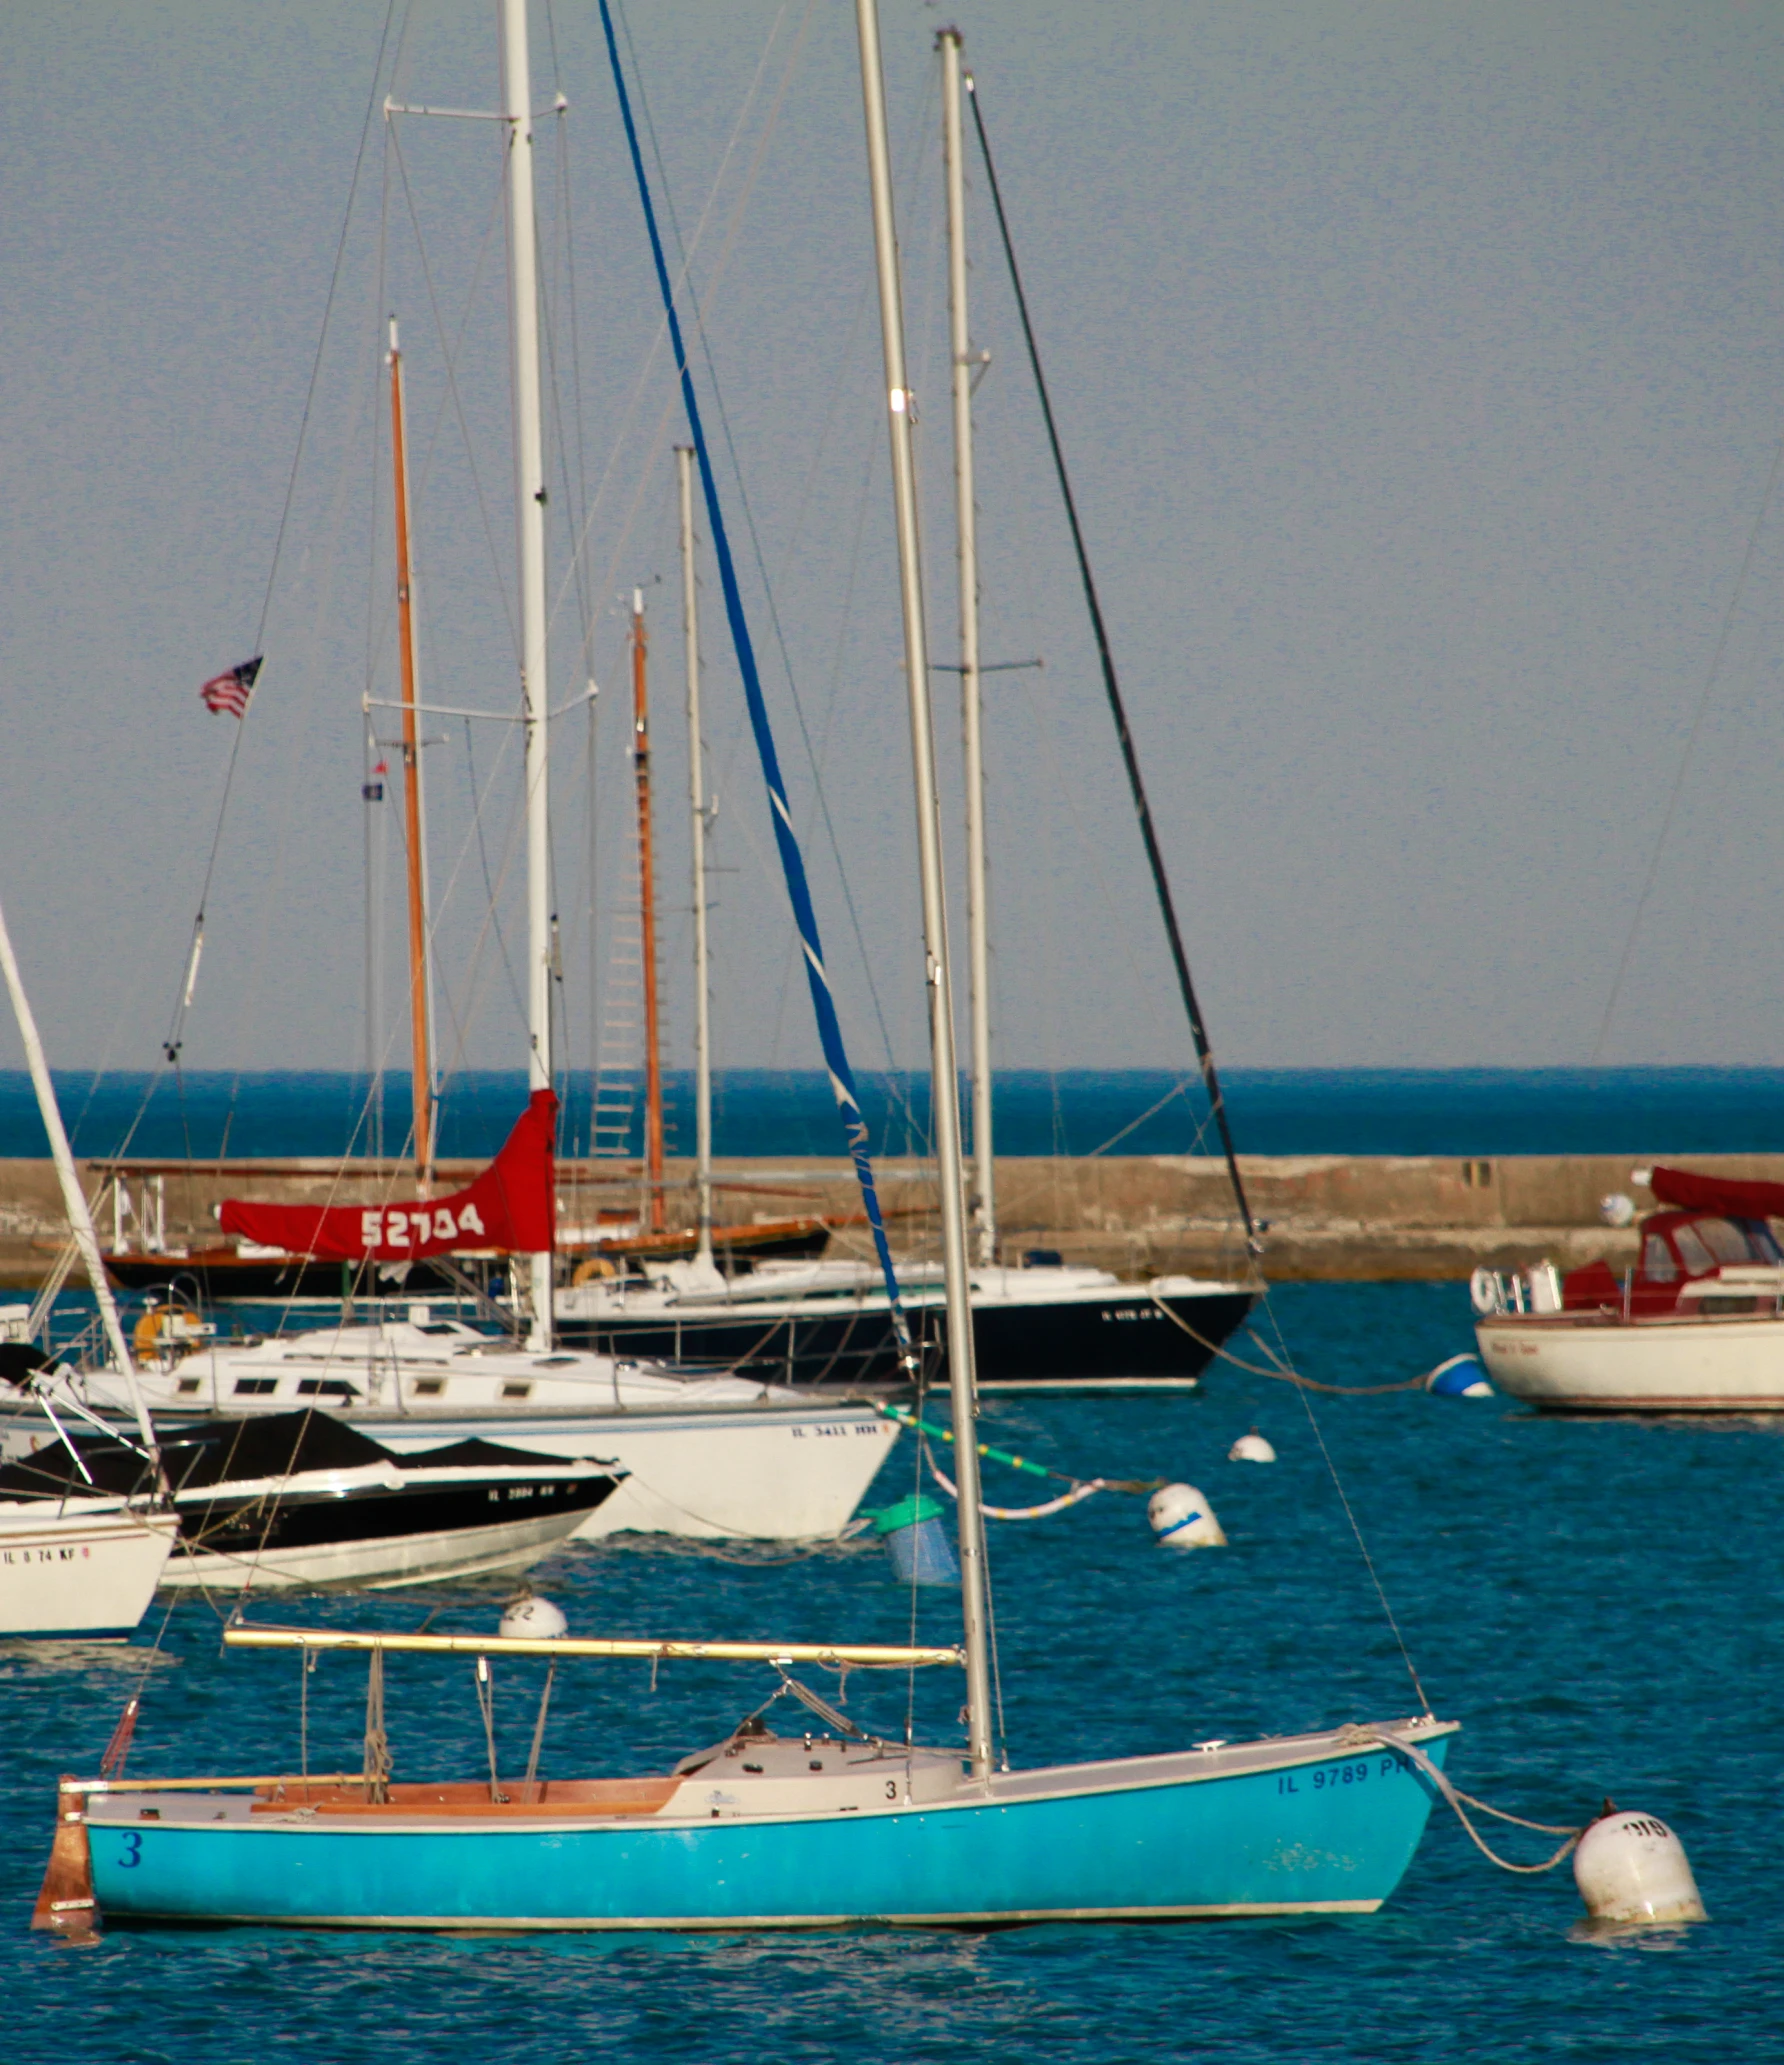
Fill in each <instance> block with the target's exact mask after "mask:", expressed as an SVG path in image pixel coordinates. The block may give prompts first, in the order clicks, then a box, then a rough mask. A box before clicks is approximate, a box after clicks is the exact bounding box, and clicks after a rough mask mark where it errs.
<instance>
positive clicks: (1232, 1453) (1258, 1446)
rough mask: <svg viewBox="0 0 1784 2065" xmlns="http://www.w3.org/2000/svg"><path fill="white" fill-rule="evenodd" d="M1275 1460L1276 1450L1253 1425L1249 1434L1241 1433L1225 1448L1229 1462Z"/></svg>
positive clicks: (1265, 1461) (1264, 1461)
mask: <svg viewBox="0 0 1784 2065" xmlns="http://www.w3.org/2000/svg"><path fill="white" fill-rule="evenodd" d="M1275 1460H1276V1451H1275V1450H1274V1449H1273V1448H1272V1447H1271V1446H1270V1444H1269V1443H1268V1442H1267V1441H1266V1440H1265V1439H1264V1437H1263V1436H1262V1435H1261V1434H1260V1433H1259V1432H1258V1431H1257V1429H1256V1428H1255V1427H1253V1428H1252V1430H1251V1432H1250V1433H1249V1434H1241V1435H1240V1436H1239V1438H1238V1440H1237V1441H1235V1442H1234V1443H1233V1445H1232V1447H1231V1448H1229V1449H1228V1450H1227V1461H1228V1462H1229V1463H1273V1462H1275Z"/></svg>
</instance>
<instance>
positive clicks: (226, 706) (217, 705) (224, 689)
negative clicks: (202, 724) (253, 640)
mask: <svg viewBox="0 0 1784 2065" xmlns="http://www.w3.org/2000/svg"><path fill="white" fill-rule="evenodd" d="M260 658H261V656H260V655H259V654H258V653H257V654H256V655H255V656H254V658H253V659H251V660H243V662H242V663H241V665H240V666H239V667H231V668H230V670H229V672H228V673H227V674H214V675H212V677H211V679H210V680H209V681H207V682H206V683H205V684H204V686H203V687H202V688H201V689H200V690H199V691H198V693H199V696H200V698H201V700H202V701H203V703H204V706H205V708H206V709H207V710H211V711H219V710H227V711H228V712H229V714H230V716H232V717H240V716H242V715H243V714H244V713H245V712H246V710H247V707H248V698H249V696H251V695H252V694H253V693H254V680H255V677H256V676H257V675H258V674H259V672H260Z"/></svg>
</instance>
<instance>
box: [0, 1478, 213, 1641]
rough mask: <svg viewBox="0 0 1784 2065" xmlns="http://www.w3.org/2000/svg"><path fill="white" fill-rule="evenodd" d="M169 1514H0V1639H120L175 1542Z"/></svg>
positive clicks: (143, 1607) (138, 1615) (150, 1594)
mask: <svg viewBox="0 0 1784 2065" xmlns="http://www.w3.org/2000/svg"><path fill="white" fill-rule="evenodd" d="M177 1524H178V1523H177V1522H176V1521H175V1520H174V1519H173V1518H172V1517H171V1515H168V1514H146V1513H140V1512H134V1513H133V1512H120V1511H118V1510H117V1508H115V1507H114V1508H113V1509H112V1510H111V1511H109V1512H98V1513H91V1514H84V1515H83V1514H81V1513H79V1512H78V1511H62V1512H58V1511H55V1510H53V1509H52V1510H49V1511H39V1512H35V1513H33V1512H19V1511H17V1510H16V1509H15V1510H14V1511H12V1512H9V1513H6V1514H4V1515H0V1636H61V1635H79V1636H82V1637H84V1638H86V1639H88V1640H91V1639H93V1638H95V1637H100V1636H107V1635H127V1634H129V1633H130V1632H131V1631H132V1630H133V1629H134V1628H135V1627H136V1626H137V1625H138V1623H139V1622H140V1621H141V1619H142V1617H143V1615H144V1614H145V1613H147V1612H148V1610H149V1602H150V1601H151V1600H152V1599H153V1598H154V1596H155V1587H156V1586H157V1585H158V1584H159V1583H160V1582H161V1579H162V1574H163V1572H164V1571H165V1569H166V1567H167V1560H168V1556H169V1554H170V1553H171V1551H172V1548H173V1544H174V1535H175V1529H176V1527H177Z"/></svg>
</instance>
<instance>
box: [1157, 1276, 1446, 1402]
mask: <svg viewBox="0 0 1784 2065" xmlns="http://www.w3.org/2000/svg"><path fill="white" fill-rule="evenodd" d="M1147 1288H1148V1291H1149V1293H1150V1296H1151V1299H1152V1302H1153V1304H1155V1305H1156V1306H1157V1307H1158V1309H1159V1310H1160V1311H1161V1312H1162V1313H1163V1314H1164V1316H1165V1317H1166V1318H1167V1319H1168V1320H1169V1321H1170V1322H1171V1324H1172V1325H1173V1326H1179V1327H1181V1328H1182V1329H1183V1331H1184V1332H1185V1333H1186V1334H1187V1335H1188V1336H1189V1338H1190V1339H1191V1340H1192V1341H1194V1342H1196V1343H1197V1344H1198V1345H1199V1346H1201V1347H1203V1348H1206V1349H1207V1351H1208V1353H1209V1354H1210V1355H1213V1356H1217V1357H1218V1358H1219V1359H1220V1361H1222V1362H1230V1363H1231V1364H1232V1365H1233V1367H1234V1369H1240V1370H1243V1371H1244V1372H1245V1374H1246V1375H1247V1376H1248V1377H1273V1378H1275V1380H1276V1382H1277V1383H1279V1384H1298V1385H1299V1386H1300V1387H1301V1389H1302V1390H1303V1391H1322V1392H1325V1393H1326V1394H1327V1395H1328V1396H1330V1397H1333V1398H1383V1397H1386V1395H1387V1394H1388V1393H1389V1392H1390V1391H1417V1390H1420V1389H1422V1387H1423V1386H1424V1384H1425V1383H1426V1381H1427V1379H1428V1377H1429V1374H1430V1373H1429V1372H1428V1371H1427V1372H1426V1375H1425V1376H1423V1377H1407V1378H1404V1379H1403V1380H1402V1381H1401V1382H1399V1383H1397V1384H1322V1383H1321V1382H1320V1381H1319V1380H1318V1378H1316V1377H1304V1376H1302V1374H1301V1373H1300V1371H1299V1370H1297V1369H1291V1368H1290V1367H1289V1365H1288V1364H1287V1363H1286V1362H1280V1361H1279V1359H1278V1358H1277V1357H1276V1356H1275V1353H1274V1351H1273V1350H1272V1349H1271V1347H1270V1346H1269V1344H1268V1343H1267V1342H1265V1341H1259V1340H1258V1337H1257V1335H1256V1334H1248V1335H1247V1338H1248V1339H1249V1340H1252V1341H1257V1345H1258V1349H1259V1352H1260V1353H1261V1354H1264V1355H1268V1356H1270V1357H1271V1359H1272V1360H1273V1361H1277V1362H1278V1366H1277V1367H1276V1368H1275V1369H1265V1368H1264V1367H1263V1366H1262V1365H1261V1364H1259V1363H1255V1362H1246V1361H1244V1360H1242V1359H1241V1358H1240V1357H1239V1356H1237V1355H1235V1354H1234V1353H1233V1352H1232V1350H1231V1349H1230V1348H1224V1347H1222V1346H1221V1344H1220V1343H1219V1342H1218V1341H1210V1340H1209V1338H1208V1337H1207V1335H1206V1334H1198V1333H1197V1332H1196V1330H1195V1328H1194V1327H1192V1326H1191V1325H1190V1323H1189V1321H1188V1320H1187V1319H1185V1318H1184V1317H1183V1315H1182V1314H1181V1313H1179V1312H1173V1311H1172V1310H1171V1308H1170V1306H1168V1305H1167V1304H1166V1303H1165V1301H1164V1299H1163V1298H1161V1297H1160V1296H1159V1294H1158V1292H1157V1291H1155V1290H1152V1289H1151V1286H1150V1285H1149V1286H1148V1287H1147Z"/></svg>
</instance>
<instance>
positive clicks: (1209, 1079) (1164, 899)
mask: <svg viewBox="0 0 1784 2065" xmlns="http://www.w3.org/2000/svg"><path fill="white" fill-rule="evenodd" d="M966 90H967V96H968V98H969V99H970V100H971V102H972V110H973V127H974V128H975V129H976V130H977V131H978V135H979V150H980V153H981V155H982V156H983V158H984V160H985V177H986V179H987V180H988V181H989V182H990V186H991V205H992V207H993V208H994V209H995V210H996V211H997V229H998V235H999V236H1000V237H1001V238H1002V240H1003V251H1004V259H1005V262H1006V263H1007V264H1008V266H1009V268H1010V285H1011V286H1012V287H1013V288H1014V289H1015V292H1016V311H1017V314H1018V315H1019V316H1020V317H1021V319H1022V340H1023V342H1024V343H1025V344H1026V345H1027V347H1028V363H1029V366H1030V367H1031V368H1032V370H1033V372H1034V384H1035V392H1036V393H1037V394H1038V395H1039V396H1040V401H1041V415H1042V417H1043V418H1044V419H1045V421H1046V425H1047V442H1048V444H1049V445H1050V446H1051V447H1052V450H1053V470H1054V472H1055V473H1056V474H1057V475H1058V477H1059V493H1060V498H1061V499H1062V500H1063V502H1064V503H1065V514H1066V521H1067V522H1068V523H1069V524H1070V525H1071V527H1072V549H1073V551H1074V552H1076V553H1077V555H1078V577H1079V579H1080V580H1081V581H1082V582H1083V584H1084V600H1085V602H1086V603H1087V604H1088V605H1089V608H1090V623H1091V629H1092V630H1093V631H1094V632H1095V634H1096V650H1097V657H1098V658H1099V659H1100V660H1101V662H1102V669H1103V688H1104V691H1105V693H1106V694H1107V696H1108V698H1109V714H1110V716H1111V717H1113V718H1114V720H1115V736H1116V737H1117V738H1118V739H1119V740H1120V741H1121V758H1122V762H1123V764H1124V765H1125V767H1126V768H1127V785H1128V788H1129V790H1130V791H1131V792H1132V794H1133V799H1134V815H1135V816H1136V817H1138V819H1139V820H1140V837H1141V839H1142V840H1144V842H1145V845H1146V859H1147V862H1148V864H1149V865H1150V867H1151V869H1152V886H1153V888H1154V889H1155V890H1156V891H1157V893H1158V908H1159V915H1160V916H1161V917H1162V918H1163V919H1164V921H1165V935H1166V937H1167V938H1168V939H1169V940H1170V942H1171V959H1172V960H1173V961H1174V962H1175V963H1176V967H1177V987H1178V989H1179V990H1180V991H1181V992H1182V996H1183V1009H1184V1011H1185V1013H1186V1014H1187V1015H1188V1018H1189V1033H1190V1038H1191V1039H1192V1040H1193V1041H1194V1042H1195V1050H1196V1059H1197V1061H1198V1062H1199V1063H1200V1064H1201V1070H1202V1084H1203V1087H1204V1088H1205V1089H1206V1090H1207V1093H1208V1104H1209V1108H1210V1110H1211V1111H1212V1113H1213V1116H1214V1123H1215V1125H1216V1126H1217V1127H1218V1128H1219V1131H1220V1145H1221V1148H1222V1151H1223V1152H1224V1153H1225V1155H1226V1164H1227V1175H1228V1176H1229V1177H1230V1179H1231V1181H1232V1185H1233V1197H1234V1199H1235V1201H1236V1202H1237V1204H1238V1207H1239V1216H1240V1218H1241V1219H1243V1220H1244V1222H1245V1242H1246V1245H1247V1247H1249V1248H1250V1250H1251V1252H1252V1254H1253V1255H1257V1254H1259V1253H1260V1252H1261V1250H1262V1242H1261V1241H1260V1240H1259V1238H1258V1231H1257V1225H1256V1222H1255V1221H1254V1220H1253V1218H1252V1216H1251V1206H1250V1205H1249V1204H1248V1203H1247V1202H1246V1198H1245V1184H1244V1181H1243V1179H1242V1178H1241V1177H1240V1174H1239V1156H1238V1151H1237V1150H1236V1149H1235V1148H1234V1146H1233V1132H1232V1128H1231V1126H1229V1125H1228V1123H1227V1112H1226V1100H1225V1098H1224V1097H1223V1096H1222V1095H1221V1090H1220V1076H1219V1073H1218V1071H1217V1070H1216V1069H1215V1066H1214V1049H1213V1047H1212V1046H1211V1045H1210V1044H1209V1041H1208V1028H1207V1027H1206V1025H1204V1024H1203V1022H1202V1007H1201V1005H1200V1004H1198V1003H1197V1001H1196V990H1195V983H1194V982H1193V981H1192V980H1191V977H1190V973H1189V957H1188V955H1187V954H1185V953H1184V951H1183V934H1182V933H1181V932H1180V931H1179V929H1178V926H1177V908H1176V905H1175V904H1174V903H1173V902H1172V900H1171V883H1170V878H1169V877H1168V876H1167V875H1166V873H1165V861H1164V855H1163V854H1162V853H1161V852H1160V851H1159V847H1158V834H1157V833H1156V832H1155V831H1154V830H1153V826H1152V806H1151V805H1150V804H1149V803H1148V802H1147V800H1146V784H1145V782H1144V780H1143V779H1142V778H1141V775H1140V760H1139V755H1138V754H1137V753H1136V752H1135V751H1134V737H1133V733H1132V732H1131V731H1130V730H1129V729H1128V722H1127V708H1126V705H1125V704H1124V703H1123V702H1122V700H1121V684H1120V682H1119V681H1118V680H1117V679H1116V676H1115V656H1114V654H1113V653H1112V652H1111V651H1110V649H1109V633H1108V629H1107V627H1106V626H1105V625H1104V623H1103V606H1102V604H1101V602H1100V601H1099V600H1098V599H1097V592H1096V577H1095V575H1094V574H1092V572H1091V571H1090V554H1089V553H1088V552H1087V551H1086V550H1085V547H1084V532H1083V530H1082V528H1081V527H1080V525H1079V523H1078V505H1077V503H1076V502H1075V501H1074V500H1073V497H1072V483H1071V479H1070V477H1069V476H1068V475H1067V473H1066V470H1065V454H1064V452H1063V451H1061V449H1060V445H1059V429H1058V426H1057V425H1056V424H1055V422H1054V420H1053V402H1052V399H1051V397H1050V396H1049V395H1048V392H1047V376H1046V374H1045V373H1043V372H1042V371H1041V354H1040V348H1039V346H1038V345H1037V344H1036V343H1035V336H1034V325H1033V323H1031V322H1030V321H1029V318H1028V296H1027V295H1026V294H1025V293H1024V292H1023V290H1022V272H1021V268H1020V267H1019V266H1018V265H1017V263H1016V247H1015V245H1014V244H1013V243H1012V242H1011V241H1010V225H1009V220H1008V218H1007V217H1006V216H1005V214H1004V204H1003V190H1002V189H1001V188H1000V187H999V185H998V183H997V167H996V165H995V164H994V163H993V162H992V158H991V143H990V139H989V138H988V137H987V136H986V134H985V117H984V115H983V114H982V113H981V111H980V108H979V91H978V87H977V85H976V84H975V83H974V81H973V79H972V78H971V77H970V75H969V76H968V78H967V80H966Z"/></svg>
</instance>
